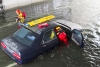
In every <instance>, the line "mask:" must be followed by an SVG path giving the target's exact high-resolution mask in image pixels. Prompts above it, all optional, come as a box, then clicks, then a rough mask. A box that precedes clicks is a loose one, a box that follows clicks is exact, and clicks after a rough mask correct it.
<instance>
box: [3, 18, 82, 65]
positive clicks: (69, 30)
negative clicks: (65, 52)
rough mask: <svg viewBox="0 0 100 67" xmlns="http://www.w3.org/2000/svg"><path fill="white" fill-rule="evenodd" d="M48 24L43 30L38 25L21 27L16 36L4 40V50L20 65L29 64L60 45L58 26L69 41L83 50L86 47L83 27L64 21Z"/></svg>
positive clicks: (49, 22) (52, 21)
mask: <svg viewBox="0 0 100 67" xmlns="http://www.w3.org/2000/svg"><path fill="white" fill-rule="evenodd" d="M47 23H48V26H46V27H42V28H39V27H38V25H35V26H32V27H24V26H23V27H21V28H20V29H19V30H17V31H16V32H15V33H14V34H12V35H10V36H8V37H6V38H4V39H2V41H1V48H2V50H3V51H4V52H5V53H6V54H7V55H9V56H10V57H11V58H12V59H13V60H14V61H16V62H17V63H19V64H22V63H24V62H27V61H29V60H31V59H32V58H35V57H36V56H38V55H39V54H41V53H43V52H45V51H47V50H50V49H51V48H53V47H54V46H56V45H59V42H60V41H59V39H58V37H57V34H56V32H55V28H56V27H58V26H59V27H61V28H62V29H63V30H64V31H65V32H66V34H67V35H68V38H69V39H71V40H73V41H74V42H75V43H76V44H77V45H79V46H80V47H81V48H83V47H84V37H83V35H82V27H81V26H79V25H77V24H75V23H72V22H69V21H66V20H63V19H62V20H57V19H56V20H51V21H48V22H47ZM52 35H53V36H52Z"/></svg>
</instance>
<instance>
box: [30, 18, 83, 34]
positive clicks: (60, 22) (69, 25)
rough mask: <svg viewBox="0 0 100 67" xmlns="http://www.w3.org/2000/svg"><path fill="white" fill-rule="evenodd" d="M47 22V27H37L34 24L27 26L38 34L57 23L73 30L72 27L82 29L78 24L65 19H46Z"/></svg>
mask: <svg viewBox="0 0 100 67" xmlns="http://www.w3.org/2000/svg"><path fill="white" fill-rule="evenodd" d="M47 23H48V24H49V26H48V27H44V28H38V25H35V26H32V27H29V29H30V30H32V31H34V32H36V33H37V34H40V33H41V32H43V31H46V30H49V29H52V28H54V27H56V26H58V25H60V26H64V25H66V26H67V27H68V28H69V29H71V30H73V29H78V30H82V29H83V28H82V27H81V26H80V25H79V24H76V23H73V22H71V21H67V20H64V19H54V20H50V21H47Z"/></svg>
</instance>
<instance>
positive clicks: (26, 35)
mask: <svg viewBox="0 0 100 67" xmlns="http://www.w3.org/2000/svg"><path fill="white" fill-rule="evenodd" d="M37 36H38V34H36V33H35V32H32V31H30V30H28V29H26V28H24V27H23V28H21V29H19V30H18V31H16V32H15V33H14V35H13V37H14V38H15V39H16V40H17V41H19V42H21V43H22V44H24V45H28V46H29V45H31V44H32V42H33V41H34V40H35V39H36V37H37Z"/></svg>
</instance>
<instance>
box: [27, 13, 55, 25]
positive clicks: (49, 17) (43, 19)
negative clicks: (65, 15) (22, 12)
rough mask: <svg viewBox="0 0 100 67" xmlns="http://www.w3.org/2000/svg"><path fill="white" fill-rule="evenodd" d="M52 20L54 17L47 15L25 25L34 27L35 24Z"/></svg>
mask: <svg viewBox="0 0 100 67" xmlns="http://www.w3.org/2000/svg"><path fill="white" fill-rule="evenodd" d="M53 18H55V16H54V15H49V16H45V17H42V18H39V19H37V20H33V21H30V22H28V23H27V24H28V25H30V26H34V25H36V24H39V23H43V22H46V21H48V20H51V19H53Z"/></svg>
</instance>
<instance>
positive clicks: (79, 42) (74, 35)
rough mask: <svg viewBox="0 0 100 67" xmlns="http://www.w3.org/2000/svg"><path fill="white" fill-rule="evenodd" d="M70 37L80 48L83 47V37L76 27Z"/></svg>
mask: <svg viewBox="0 0 100 67" xmlns="http://www.w3.org/2000/svg"><path fill="white" fill-rule="evenodd" d="M71 39H72V40H73V41H74V42H75V43H76V44H77V45H79V46H80V47H81V48H83V47H84V37H83V35H82V33H81V32H80V31H78V30H77V29H74V30H72V37H71Z"/></svg>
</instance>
